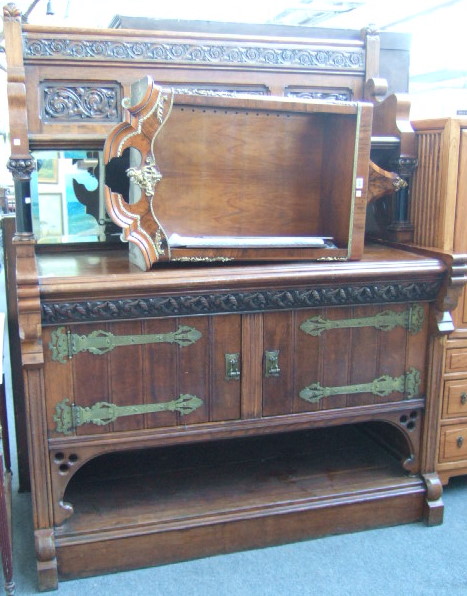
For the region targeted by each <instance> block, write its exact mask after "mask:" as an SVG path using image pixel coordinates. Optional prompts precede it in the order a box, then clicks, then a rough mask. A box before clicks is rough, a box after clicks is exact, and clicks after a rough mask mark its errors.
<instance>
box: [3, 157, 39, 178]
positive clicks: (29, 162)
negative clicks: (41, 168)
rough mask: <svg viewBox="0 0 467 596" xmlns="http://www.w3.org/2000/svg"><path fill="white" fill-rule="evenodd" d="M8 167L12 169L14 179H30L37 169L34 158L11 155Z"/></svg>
mask: <svg viewBox="0 0 467 596" xmlns="http://www.w3.org/2000/svg"><path fill="white" fill-rule="evenodd" d="M7 168H8V169H9V170H10V172H11V174H12V176H13V178H14V180H30V178H31V174H32V172H34V170H35V169H36V161H35V159H34V158H32V157H31V158H19V159H16V158H14V157H11V158H10V159H9V160H8V163H7Z"/></svg>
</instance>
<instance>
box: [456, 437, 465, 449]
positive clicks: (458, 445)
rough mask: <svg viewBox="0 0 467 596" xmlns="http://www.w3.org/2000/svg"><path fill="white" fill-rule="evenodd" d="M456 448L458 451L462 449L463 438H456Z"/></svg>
mask: <svg viewBox="0 0 467 596" xmlns="http://www.w3.org/2000/svg"><path fill="white" fill-rule="evenodd" d="M456 444H457V447H458V448H459V449H460V448H461V447H462V445H463V444H464V437H462V436H461V437H457V441H456Z"/></svg>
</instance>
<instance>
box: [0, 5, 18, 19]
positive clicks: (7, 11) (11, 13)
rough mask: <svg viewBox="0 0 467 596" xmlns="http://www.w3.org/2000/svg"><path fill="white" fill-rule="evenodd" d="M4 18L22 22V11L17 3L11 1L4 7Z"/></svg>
mask: <svg viewBox="0 0 467 596" xmlns="http://www.w3.org/2000/svg"><path fill="white" fill-rule="evenodd" d="M3 20H4V21H18V22H21V11H20V9H19V8H18V7H17V6H16V4H14V3H13V2H9V3H8V4H7V5H6V6H4V7H3Z"/></svg>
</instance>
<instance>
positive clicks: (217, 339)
mask: <svg viewBox="0 0 467 596" xmlns="http://www.w3.org/2000/svg"><path fill="white" fill-rule="evenodd" d="M43 339H44V348H45V349H44V351H45V357H46V362H45V384H46V396H47V414H48V427H49V433H50V434H51V435H52V436H63V435H70V434H76V435H83V434H84V435H87V434H96V433H106V432H118V431H129V430H139V429H144V428H153V427H161V426H173V425H177V424H193V423H199V422H207V421H216V420H230V419H237V418H239V417H240V379H239V375H240V351H241V348H240V346H241V325H240V317H239V316H237V315H228V316H218V317H207V316H206V317H192V318H188V317H187V318H166V319H148V320H144V321H140V320H138V321H123V322H114V323H113V322H112V323H96V324H92V325H89V324H83V325H70V326H69V327H53V328H45V330H44V337H43Z"/></svg>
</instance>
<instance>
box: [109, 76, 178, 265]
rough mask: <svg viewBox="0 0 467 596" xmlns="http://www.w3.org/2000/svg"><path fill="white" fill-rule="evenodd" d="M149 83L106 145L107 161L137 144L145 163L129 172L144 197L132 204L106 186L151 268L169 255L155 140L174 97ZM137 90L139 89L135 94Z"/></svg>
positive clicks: (112, 209) (113, 208) (112, 211)
mask: <svg viewBox="0 0 467 596" xmlns="http://www.w3.org/2000/svg"><path fill="white" fill-rule="evenodd" d="M145 82H146V89H145V92H144V94H143V96H142V98H141V99H140V100H139V101H138V102H137V103H136V104H135V105H132V106H126V107H127V114H126V122H123V123H122V124H120V125H118V126H117V127H115V128H114V130H113V131H112V133H111V134H110V135H109V136H108V138H107V140H106V143H105V146H104V162H105V164H108V163H109V162H110V161H111V160H112V159H115V158H121V157H122V154H123V152H124V151H125V149H129V148H130V147H137V149H138V150H139V151H140V153H141V164H140V165H139V166H133V167H130V168H129V169H128V170H127V172H126V173H127V176H128V177H129V178H130V180H131V181H132V182H133V183H134V184H136V185H137V186H138V187H139V188H140V191H141V196H140V198H139V200H137V201H136V202H134V203H129V202H127V201H126V200H125V198H124V197H123V196H122V195H121V194H120V193H118V192H113V191H112V189H111V188H109V186H106V188H105V200H106V207H107V211H108V213H109V215H110V217H111V219H112V220H113V221H114V222H115V223H116V224H117V225H118V226H120V227H121V228H123V236H124V239H125V240H128V241H129V242H131V243H133V244H134V245H136V246H137V247H138V248H139V249H140V251H141V253H142V255H143V259H144V268H145V269H150V268H151V266H152V264H153V263H154V262H155V261H164V260H168V258H169V252H168V242H167V237H166V234H165V232H164V230H163V228H162V226H161V224H160V223H159V221H158V219H157V217H156V215H155V212H154V209H153V205H152V201H153V199H154V193H155V188H156V185H157V184H158V182H159V181H160V180H161V178H162V175H161V173H160V172H159V171H158V169H157V166H156V163H155V158H154V141H155V139H156V137H157V135H158V133H159V131H160V130H161V128H162V126H163V125H164V124H165V122H166V120H167V118H168V116H169V115H170V111H171V101H172V97H171V95H170V93H169V92H168V91H167V90H166V89H162V88H161V87H158V86H157V85H155V83H154V82H153V81H152V80H151V79H150V78H149V77H147V78H146V81H145ZM143 87H144V86H143ZM139 88H140V85H138V89H139ZM137 93H138V91H135V95H136V94H137ZM107 183H108V181H107Z"/></svg>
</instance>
